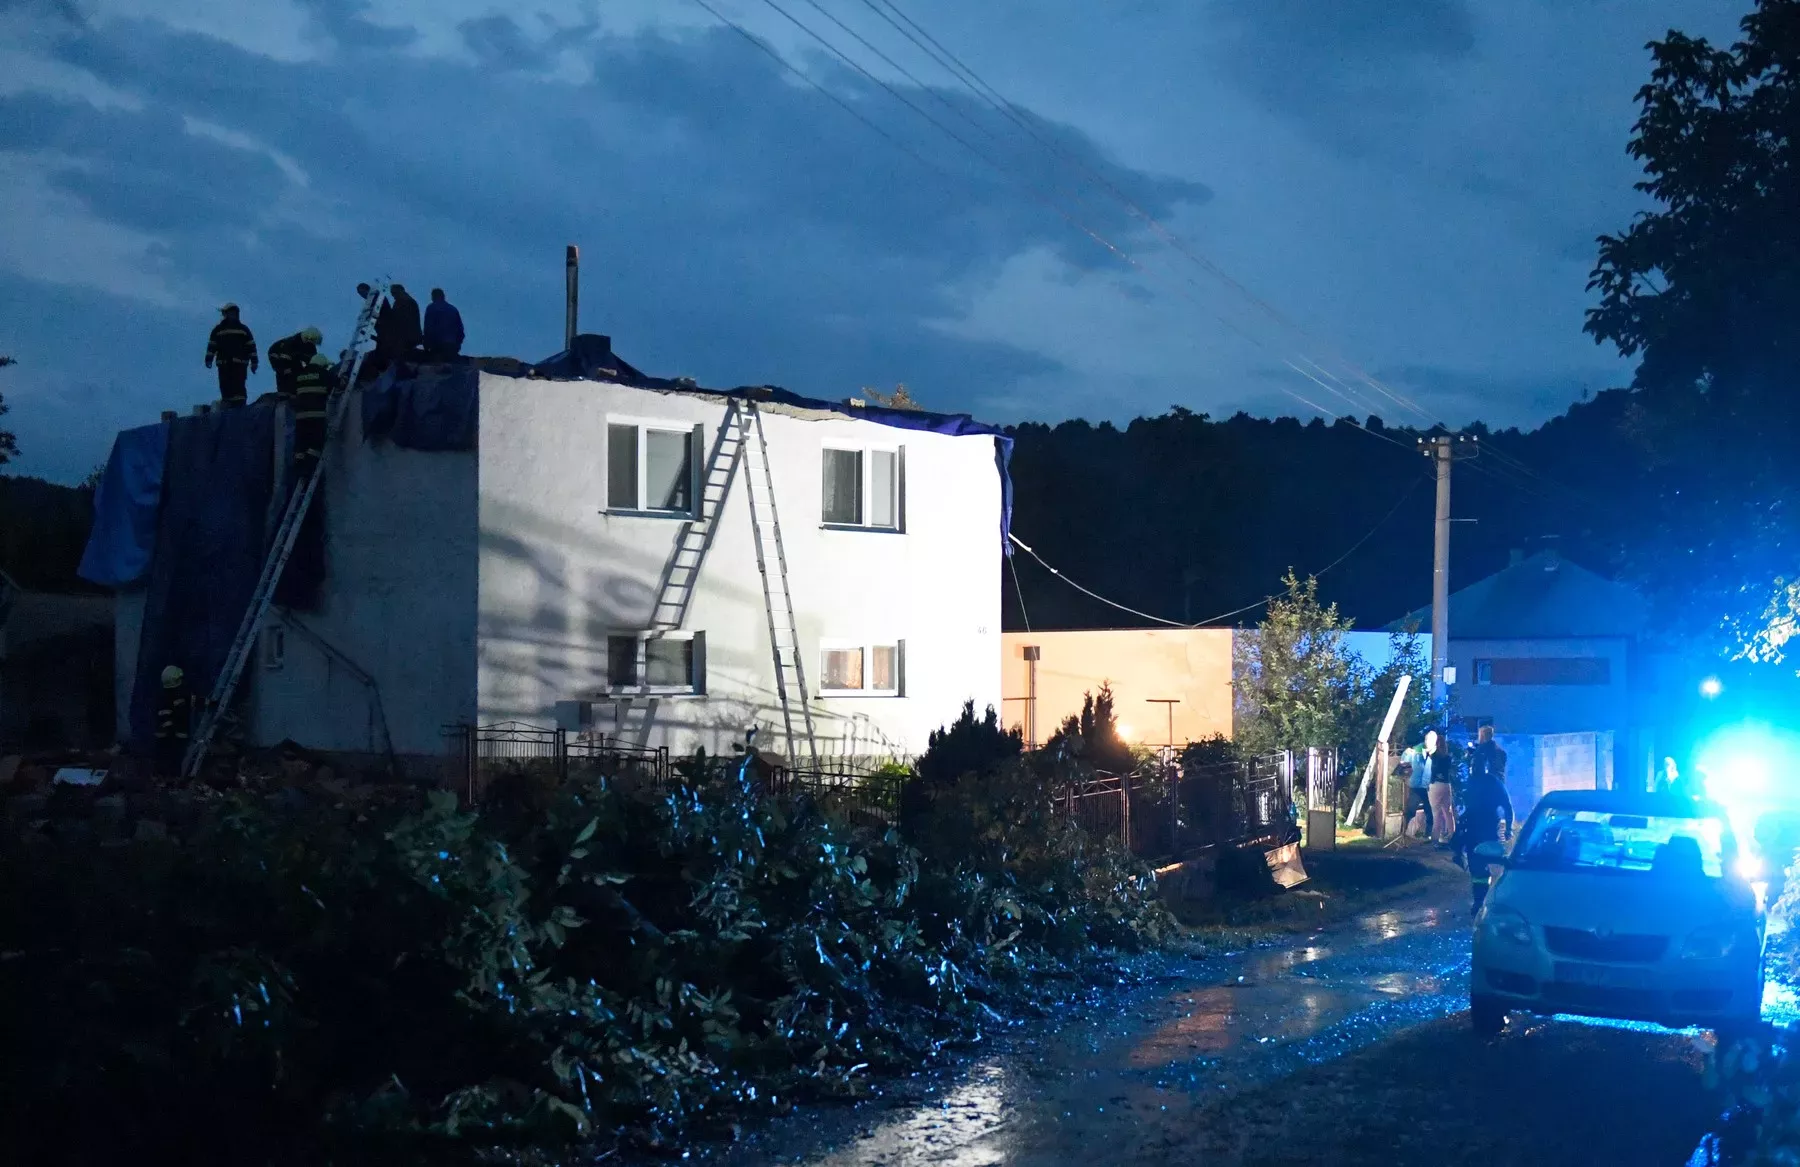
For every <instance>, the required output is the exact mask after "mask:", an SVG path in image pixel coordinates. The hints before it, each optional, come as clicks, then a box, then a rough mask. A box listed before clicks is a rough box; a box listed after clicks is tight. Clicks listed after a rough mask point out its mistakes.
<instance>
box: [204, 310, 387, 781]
mask: <svg viewBox="0 0 1800 1167" xmlns="http://www.w3.org/2000/svg"><path fill="white" fill-rule="evenodd" d="M386 295H387V281H386V280H381V281H379V282H377V283H376V285H375V286H374V287H372V288H371V289H370V290H369V296H368V299H366V300H364V301H363V306H362V311H360V312H359V313H357V316H356V330H355V331H354V332H353V333H351V336H350V347H349V348H348V349H346V350H345V351H344V355H343V357H342V359H340V360H339V361H338V364H337V368H336V369H335V370H333V372H334V375H335V380H334V383H333V385H332V388H331V399H330V402H329V404H327V406H326V418H325V444H324V449H323V450H322V451H321V453H320V457H319V460H318V461H317V462H316V463H314V465H313V469H312V472H311V473H310V474H308V475H307V476H306V477H305V478H304V479H301V480H299V481H297V482H295V483H294V486H293V489H292V491H291V492H290V493H289V495H288V503H287V509H286V510H285V511H284V512H283V513H282V516H281V525H280V526H279V527H277V528H276V529H275V538H274V540H273V541H272V542H271V543H270V545H269V555H268V558H267V559H265V560H263V569H262V574H261V575H260V576H258V577H257V581H256V589H255V590H254V591H252V592H251V593H250V606H249V607H248V608H247V609H246V610H245V612H244V620H243V623H241V624H239V625H238V631H237V637H236V638H235V639H233V640H232V642H231V649H230V651H229V652H227V653H226V654H225V663H224V665H223V667H221V668H220V669H219V676H218V678H217V680H215V681H214V682H213V687H212V693H211V694H210V695H209V696H208V697H207V701H206V706H205V708H203V709H202V710H201V711H200V719H199V723H198V724H197V725H196V726H195V727H194V737H193V740H192V741H191V742H189V743H188V751H187V756H186V757H185V758H184V759H183V760H182V766H181V773H182V775H183V776H184V777H188V778H193V777H195V776H196V775H198V774H199V773H200V767H201V766H202V765H204V764H205V762H206V752H207V750H209V749H211V748H212V743H213V739H214V738H215V737H217V736H218V732H219V725H220V722H221V721H222V720H223V719H224V718H225V717H227V716H228V715H229V712H230V709H231V701H232V698H233V697H234V696H236V694H237V687H238V682H239V681H240V680H242V679H243V676H244V665H245V664H246V663H247V662H248V661H249V659H250V652H251V650H252V649H254V648H255V647H256V638H257V635H258V633H259V632H261V630H262V623H263V621H264V620H265V619H267V618H268V615H269V606H270V605H271V604H272V603H274V602H275V589H276V587H277V585H279V584H280V583H281V573H282V571H283V570H285V569H286V568H287V564H288V560H289V559H290V558H292V557H293V554H294V544H295V543H297V542H298V541H299V538H300V525H301V524H302V523H303V522H304V521H305V520H306V512H307V511H308V510H309V509H311V507H312V501H313V496H314V495H315V494H317V493H318V489H319V478H320V474H321V472H322V470H323V469H324V465H325V455H326V454H327V453H329V451H330V450H331V444H332V441H333V439H335V438H336V437H337V435H338V432H339V430H340V429H342V428H343V424H344V414H345V412H346V411H347V410H348V409H349V402H350V396H351V394H350V389H351V387H352V386H354V385H355V384H356V377H357V374H359V373H360V372H362V367H363V358H364V357H366V356H367V355H368V353H369V350H370V349H371V348H373V347H374V344H375V316H376V313H377V311H378V310H379V309H380V307H381V301H382V298H383V297H384V296H386Z"/></svg>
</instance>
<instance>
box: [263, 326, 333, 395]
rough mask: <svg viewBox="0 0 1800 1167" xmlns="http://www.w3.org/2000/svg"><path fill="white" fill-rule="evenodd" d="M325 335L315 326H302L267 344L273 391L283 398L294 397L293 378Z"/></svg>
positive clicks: (297, 375)
mask: <svg viewBox="0 0 1800 1167" xmlns="http://www.w3.org/2000/svg"><path fill="white" fill-rule="evenodd" d="M324 342H325V335H324V334H323V333H321V332H320V331H319V330H318V329H316V328H302V329H301V330H300V331H299V332H296V333H295V334H294V335H292V336H284V337H282V338H281V339H280V340H278V341H276V342H275V343H273V344H271V345H270V346H269V371H270V372H271V373H274V374H275V392H277V393H279V394H280V395H281V397H282V399H283V400H285V401H292V400H293V399H294V383H295V378H297V377H299V376H300V370H301V369H304V368H305V367H306V364H307V362H308V361H310V360H312V359H313V354H314V353H317V352H318V351H319V346H320V345H321V344H323V343H324Z"/></svg>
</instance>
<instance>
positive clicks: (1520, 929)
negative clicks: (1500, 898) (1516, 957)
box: [1481, 908, 1532, 948]
mask: <svg viewBox="0 0 1800 1167" xmlns="http://www.w3.org/2000/svg"><path fill="white" fill-rule="evenodd" d="M1481 926H1482V928H1483V929H1485V930H1486V932H1487V934H1488V938H1489V939H1490V940H1497V941H1499V942H1500V943H1502V944H1513V945H1517V946H1519V947H1522V948H1529V947H1531V943H1532V936H1531V922H1530V921H1529V920H1527V919H1526V918H1525V917H1524V916H1521V915H1520V914H1519V913H1517V912H1515V911H1513V910H1512V909H1511V908H1500V909H1499V910H1497V911H1495V910H1490V911H1489V912H1488V913H1487V915H1486V917H1485V918H1484V919H1483V920H1482V922H1481Z"/></svg>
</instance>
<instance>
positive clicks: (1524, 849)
mask: <svg viewBox="0 0 1800 1167" xmlns="http://www.w3.org/2000/svg"><path fill="white" fill-rule="evenodd" d="M1526 826H1527V828H1528V829H1527V830H1525V831H1523V832H1521V835H1520V839H1519V842H1518V844H1517V845H1516V846H1515V847H1514V849H1513V852H1514V855H1515V856H1516V860H1515V862H1516V863H1517V864H1518V866H1520V867H1529V868H1539V869H1547V870H1553V871H1582V872H1589V871H1591V872H1608V873H1613V872H1654V871H1669V872H1680V871H1681V870H1682V869H1683V868H1686V869H1687V871H1688V873H1690V874H1692V875H1694V876H1700V875H1702V874H1704V875H1706V876H1709V877H1711V878H1713V879H1718V878H1719V877H1720V876H1721V875H1723V874H1724V871H1725V866H1726V862H1727V860H1728V859H1730V858H1731V857H1732V856H1733V855H1734V853H1735V848H1736V842H1735V840H1734V839H1732V837H1731V833H1730V831H1729V829H1728V828H1727V827H1726V824H1725V822H1724V820H1722V819H1719V818H1714V817H1711V816H1698V815H1697V816H1694V817H1691V818H1690V817H1685V816H1682V817H1663V816H1646V815H1626V814H1613V813H1611V812H1608V811H1591V810H1570V809H1567V808H1564V807H1545V808H1543V809H1542V810H1541V811H1540V812H1539V813H1538V814H1537V815H1536V816H1534V818H1533V821H1532V822H1531V823H1527V824H1526Z"/></svg>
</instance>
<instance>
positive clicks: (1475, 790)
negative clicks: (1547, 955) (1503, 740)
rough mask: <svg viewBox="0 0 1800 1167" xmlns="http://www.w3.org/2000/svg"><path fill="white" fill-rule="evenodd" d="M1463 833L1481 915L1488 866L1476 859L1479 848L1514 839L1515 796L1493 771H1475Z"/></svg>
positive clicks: (1473, 893) (1466, 800) (1473, 892)
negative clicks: (1513, 798) (1513, 799)
mask: <svg viewBox="0 0 1800 1167" xmlns="http://www.w3.org/2000/svg"><path fill="white" fill-rule="evenodd" d="M1490 736H1491V735H1490ZM1503 817H1504V824H1503V823H1502V818H1503ZM1459 831H1460V837H1461V840H1462V846H1463V856H1464V857H1465V859H1466V861H1467V866H1468V868H1469V897H1470V900H1471V907H1470V911H1471V912H1479V911H1480V910H1481V905H1482V903H1483V902H1484V901H1485V900H1486V899H1487V891H1488V865H1487V864H1486V863H1483V862H1481V861H1480V860H1479V859H1477V858H1476V857H1475V848H1477V847H1479V846H1481V845H1482V844H1483V843H1497V842H1499V841H1500V840H1502V839H1510V838H1512V831H1513V804H1512V796H1511V795H1509V794H1508V793H1506V784H1505V783H1503V782H1501V781H1500V779H1499V777H1498V776H1497V775H1495V774H1494V772H1493V770H1492V769H1491V768H1490V769H1487V770H1484V771H1482V772H1481V773H1480V774H1476V773H1474V772H1473V771H1472V770H1471V773H1470V774H1469V788H1468V791H1467V793H1466V794H1465V795H1464V801H1463V818H1462V824H1461V826H1460V828H1459Z"/></svg>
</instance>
